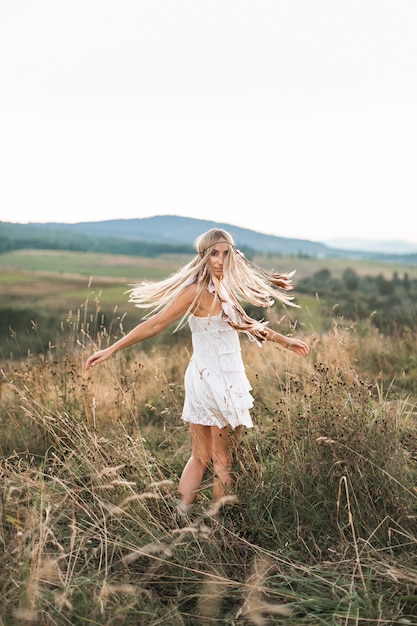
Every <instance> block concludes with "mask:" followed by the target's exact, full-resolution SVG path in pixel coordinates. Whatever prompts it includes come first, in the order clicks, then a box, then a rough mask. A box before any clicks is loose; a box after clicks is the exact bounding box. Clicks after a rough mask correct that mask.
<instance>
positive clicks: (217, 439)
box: [211, 426, 233, 502]
mask: <svg viewBox="0 0 417 626" xmlns="http://www.w3.org/2000/svg"><path fill="white" fill-rule="evenodd" d="M231 437H232V436H231V430H230V428H217V426H211V458H212V461H213V499H214V501H215V502H217V501H218V500H220V498H222V497H223V496H225V495H227V494H228V493H230V489H231V487H232V485H233V476H232V452H231V444H232V438H231Z"/></svg>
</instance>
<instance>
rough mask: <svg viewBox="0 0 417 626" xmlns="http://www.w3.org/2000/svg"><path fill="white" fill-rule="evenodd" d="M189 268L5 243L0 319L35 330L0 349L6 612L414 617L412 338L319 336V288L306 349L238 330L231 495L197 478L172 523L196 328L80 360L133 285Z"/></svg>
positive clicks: (303, 620) (63, 616) (256, 618)
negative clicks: (99, 358)
mask: <svg viewBox="0 0 417 626" xmlns="http://www.w3.org/2000/svg"><path fill="white" fill-rule="evenodd" d="M183 262H184V259H183V258H182V259H180V258H179V257H178V258H176V257H172V258H159V259H139V258H131V257H113V256H110V255H89V254H86V255H82V254H78V253H61V252H54V253H41V252H34V253H31V252H28V251H26V252H20V253H14V254H9V255H4V256H3V257H0V297H1V303H2V308H3V309H4V311H6V313H7V316H8V317H7V319H6V326H5V330H4V331H3V332H4V334H7V333H8V332H9V333H10V330H8V327H9V326H12V325H13V323H14V322H16V320H17V319H18V316H19V315H20V314H22V315H23V313H28V311H29V317H24V316H23V317H22V319H21V323H22V327H23V325H24V324H26V325H27V326H29V328H30V329H31V330H30V331H28V332H26V331H25V332H23V331H19V332H17V333H16V332H11V333H10V334H11V338H10V341H11V344H10V346H11V347H10V346H9V344H7V346H6V349H5V350H4V354H3V358H2V359H1V363H0V428H1V438H0V479H1V481H2V492H1V498H0V596H1V599H2V602H1V606H0V626H22V625H24V626H31V625H34V626H38V625H39V626H40V625H42V626H84V625H85V624H89V625H90V626H119V625H120V626H122V625H124V626H160V625H162V624H163V625H164V626H165V625H166V626H200V625H201V626H208V625H209V624H210V625H217V626H273V625H276V626H388V625H389V626H401V625H402V626H404V625H414V624H416V623H417V595H416V589H417V567H416V560H415V554H416V549H417V466H416V460H417V436H416V422H417V410H416V397H415V396H414V398H413V395H412V393H411V392H410V389H411V388H412V383H413V380H412V378H414V379H415V375H414V373H413V372H414V371H415V370H414V369H413V367H415V365H413V363H414V364H415V354H416V352H417V350H416V339H415V337H413V336H408V337H407V338H403V339H402V340H401V343H399V340H398V339H397V338H396V337H392V338H391V337H384V336H381V335H379V334H378V333H377V332H376V331H375V329H373V331H372V332H369V334H368V335H366V336H363V335H360V334H358V333H356V331H355V328H353V327H351V326H348V325H345V326H343V325H341V324H336V323H335V326H334V327H333V328H332V329H331V330H330V331H327V332H326V333H321V332H320V317H319V303H318V300H317V299H316V298H313V297H307V296H305V295H303V294H300V295H299V296H298V297H297V301H298V302H299V304H300V305H302V327H301V331H302V333H303V335H304V336H305V338H306V340H307V341H308V343H309V344H310V346H311V352H310V354H309V355H308V357H306V358H303V359H300V358H297V357H296V355H293V354H291V353H288V352H287V351H285V350H283V349H280V348H277V346H275V345H271V344H269V343H268V344H267V345H265V346H263V347H262V348H259V347H258V346H256V345H254V344H253V343H251V342H249V341H247V340H246V338H242V353H243V356H244V361H245V364H246V369H247V373H248V377H249V379H250V382H251V384H252V386H253V394H254V398H255V404H254V408H253V418H254V422H255V428H254V429H251V430H249V431H248V432H244V433H242V436H241V437H240V438H237V440H236V441H235V460H234V467H233V471H234V474H235V478H236V480H235V486H234V490H233V494H232V495H231V496H229V497H228V498H226V499H225V500H224V501H222V502H221V503H220V504H219V506H218V507H214V506H213V503H212V499H211V490H210V482H211V474H210V472H208V473H207V475H206V477H205V479H204V482H203V485H202V489H201V491H200V492H199V493H198V497H197V501H196V506H195V509H194V510H193V512H192V514H191V515H190V516H189V517H188V518H187V519H178V518H177V516H176V515H175V509H174V502H175V493H176V485H177V484H178V477H179V474H180V472H181V470H182V467H183V465H184V463H185V462H186V460H187V458H188V455H189V451H190V441H189V433H188V429H187V427H186V426H185V425H184V424H183V423H182V421H181V417H180V416H181V409H182V403H183V398H184V386H183V375H184V370H185V368H186V366H187V363H188V360H189V356H190V350H191V345H190V337H189V333H188V332H187V334H186V335H185V331H184V334H182V332H183V331H181V333H179V334H178V335H176V336H175V338H172V337H170V338H169V340H170V341H171V342H175V343H171V344H169V343H168V338H166V339H164V338H162V339H161V343H159V344H158V343H154V344H146V342H145V343H144V344H141V345H138V346H134V347H132V348H129V349H128V350H126V351H124V352H123V353H119V354H118V355H117V356H116V357H114V358H113V359H110V360H109V361H106V363H104V364H103V365H101V366H100V368H96V369H95V370H94V371H90V372H89V373H87V374H86V373H85V371H84V364H85V360H86V357H87V355H89V354H90V353H91V350H92V349H93V346H102V347H104V346H106V345H108V343H109V342H110V341H112V339H113V338H114V337H117V336H120V335H121V333H122V332H124V328H121V327H120V325H119V321H120V318H121V317H122V313H121V311H122V310H123V309H124V310H125V311H126V312H127V316H126V322H127V317H128V318H129V320H130V323H133V321H134V320H135V315H137V318H138V319H139V317H140V312H136V311H135V309H134V308H132V307H131V306H130V305H129V304H128V303H127V301H126V294H125V293H124V292H125V291H126V289H127V287H128V285H129V283H134V282H136V281H138V280H141V279H143V278H145V279H151V278H161V277H164V276H166V275H167V274H169V273H171V272H172V271H174V270H175V269H176V267H178V265H180V264H182V263H183ZM257 262H258V263H261V264H264V265H265V266H266V267H267V268H268V269H272V268H273V269H276V270H277V271H278V270H284V271H285V270H290V269H292V268H296V269H297V270H298V275H299V276H300V278H302V277H304V276H308V275H311V274H313V273H315V272H317V271H319V270H320V269H329V270H330V271H331V272H332V273H334V275H335V276H336V275H341V274H342V273H343V271H344V269H346V267H348V266H349V267H352V268H353V269H354V270H355V271H356V272H357V273H358V274H359V273H361V274H374V275H375V274H379V273H384V274H385V275H386V276H387V277H388V278H389V277H391V276H392V274H393V273H394V272H395V271H396V272H398V273H399V274H403V273H404V272H408V274H409V275H410V277H412V276H415V273H416V272H417V270H416V268H404V267H386V266H380V265H379V266H377V265H374V264H370V263H358V262H357V263H355V264H351V263H346V262H345V263H344V262H342V261H341V260H337V261H334V262H329V261H328V260H326V261H324V260H318V259H315V260H311V259H309V260H306V259H283V258H277V259H271V258H268V259H266V258H265V259H263V258H262V259H261V258H260V259H257ZM116 305H117V306H118V307H119V309H118V310H117V312H116V313H115V312H114V309H115V307H116ZM106 309H107V310H108V311H110V316H111V315H113V317H114V318H115V319H114V322H112V320H111V319H110V325H108V324H103V323H102V321H101V316H102V313H103V311H104V310H106ZM70 311H71V312H72V313H71V314H70V313H69V312H70ZM276 314H277V316H278V317H279V314H280V311H279V310H277V313H276ZM30 315H32V317H30ZM36 315H39V316H40V319H41V318H42V319H43V320H44V322H45V328H44V329H43V330H44V333H45V337H46V339H48V338H49V339H50V345H49V346H48V349H46V350H43V351H41V352H35V351H34V350H33V349H30V345H31V344H30V342H29V343H28V344H27V345H26V344H24V341H26V340H27V341H29V339H31V338H32V339H33V337H34V338H35V339H36V336H37V334H38V333H39V327H38V325H37V323H33V322H34V317H36ZM42 316H43V317H42ZM47 316H49V317H47ZM31 320H32V323H31ZM35 321H36V320H35ZM292 321H293V320H292V319H291V317H290V316H288V317H286V318H285V319H284V320H283V321H282V322H281V324H282V330H283V332H292V326H291V324H292ZM54 324H58V326H62V329H63V330H62V334H59V332H58V333H56V331H55V326H54ZM112 324H113V325H112ZM126 325H127V324H126ZM123 326H125V321H124V320H123ZM22 342H23V343H22ZM23 345H25V348H24V347H23ZM172 347H173V349H170V348H172ZM12 352H13V354H11V353H12ZM394 379H395V385H393V384H391V381H393V380H394Z"/></svg>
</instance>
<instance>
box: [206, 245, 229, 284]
mask: <svg viewBox="0 0 417 626" xmlns="http://www.w3.org/2000/svg"><path fill="white" fill-rule="evenodd" d="M228 254H230V244H229V243H228V242H227V241H226V240H225V239H220V240H219V241H218V242H217V243H216V245H214V246H213V247H212V249H211V252H210V257H209V262H210V269H211V273H212V274H213V276H216V278H221V277H222V276H223V265H224V262H225V259H226V257H227V256H228Z"/></svg>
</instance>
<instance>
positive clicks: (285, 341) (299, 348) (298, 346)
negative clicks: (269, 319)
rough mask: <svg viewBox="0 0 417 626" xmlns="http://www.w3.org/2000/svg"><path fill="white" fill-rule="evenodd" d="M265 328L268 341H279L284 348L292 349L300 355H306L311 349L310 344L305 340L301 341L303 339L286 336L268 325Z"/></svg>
mask: <svg viewBox="0 0 417 626" xmlns="http://www.w3.org/2000/svg"><path fill="white" fill-rule="evenodd" d="M265 330H266V333H267V335H266V338H267V340H268V341H272V342H274V343H278V344H280V345H281V346H283V347H284V348H287V350H292V351H293V352H295V353H296V354H299V355H300V356H305V355H306V354H308V353H309V351H310V348H309V347H308V345H307V344H306V343H305V342H304V341H301V339H296V338H293V337H286V336H285V335H281V333H277V332H276V331H275V330H272V329H271V328H268V327H266V328H265Z"/></svg>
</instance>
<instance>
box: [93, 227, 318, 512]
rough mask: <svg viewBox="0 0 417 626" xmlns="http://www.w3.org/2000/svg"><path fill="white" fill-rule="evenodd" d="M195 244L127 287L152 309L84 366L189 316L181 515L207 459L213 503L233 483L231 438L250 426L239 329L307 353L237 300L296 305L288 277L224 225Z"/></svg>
mask: <svg viewBox="0 0 417 626" xmlns="http://www.w3.org/2000/svg"><path fill="white" fill-rule="evenodd" d="M195 247H196V250H197V253H198V254H197V256H196V257H195V258H194V259H193V260H192V261H191V262H190V263H188V264H187V265H185V266H184V267H182V268H181V269H180V270H178V271H177V272H176V273H175V274H173V275H172V276H171V277H169V278H167V279H165V280H162V281H160V282H157V283H149V282H143V283H141V284H139V285H138V286H137V287H135V288H134V289H132V290H131V297H130V301H131V302H134V303H135V304H136V306H138V307H141V308H148V309H150V312H149V313H148V314H147V316H146V317H145V319H144V321H142V322H141V323H140V324H138V325H137V326H136V327H135V328H133V330H131V331H130V332H129V333H128V334H127V335H125V336H124V337H122V338H121V339H119V340H118V341H116V342H115V343H114V344H113V345H111V346H109V347H108V348H105V349H104V350H99V351H98V352H95V353H94V354H92V355H91V356H90V357H89V359H88V360H87V363H86V369H87V370H89V369H90V368H91V367H94V366H95V365H97V364H99V363H102V362H103V361H105V360H106V359H108V358H109V357H111V356H112V355H113V354H115V353H116V352H118V351H119V350H122V349H124V348H127V347H128V346H132V345H133V344H136V343H138V342H140V341H143V340H144V339H148V338H149V337H152V336H154V335H156V334H158V333H160V332H161V331H162V330H164V329H165V328H166V327H167V326H169V325H170V324H172V323H173V322H178V324H177V327H176V329H175V330H177V329H178V328H179V327H181V326H182V325H183V324H184V323H186V322H187V321H188V323H189V326H190V328H191V332H192V339H193V350H194V351H193V356H192V358H191V361H190V363H189V365H188V368H187V371H186V373H185V400H184V407H183V413H182V419H183V420H184V421H185V422H188V423H189V425H190V432H191V438H192V453H191V456H190V458H189V460H188V462H187V464H186V466H185V468H184V470H183V472H182V475H181V479H180V482H179V487H178V506H179V508H180V510H181V511H183V512H186V511H188V510H190V508H191V507H192V504H193V502H194V499H195V496H196V494H197V492H198V489H199V487H200V485H201V482H202V480H203V476H204V473H205V471H206V469H207V468H208V467H209V465H210V463H211V464H212V470H213V477H214V478H213V498H214V501H215V502H217V501H219V500H220V498H222V497H223V496H224V495H225V494H226V493H227V492H228V490H229V489H230V487H231V485H232V482H233V480H232V473H231V468H232V458H231V446H230V437H229V435H230V433H231V432H232V431H233V430H234V429H237V428H239V427H241V426H245V427H248V428H250V427H252V426H253V423H252V419H251V416H250V409H251V408H252V406H253V398H252V395H251V393H250V390H251V387H250V384H249V381H248V379H247V377H246V374H245V370H244V365H243V361H242V357H241V352H240V343H239V337H238V332H245V333H246V334H247V335H248V336H249V338H251V339H253V340H255V341H256V342H257V343H258V344H262V343H263V342H264V341H272V342H275V343H278V344H280V345H282V346H284V347H285V348H287V349H288V350H292V351H293V352H295V353H296V354H298V355H306V354H308V351H309V348H308V346H307V344H306V343H304V342H303V341H301V340H300V339H294V338H290V337H286V336H284V335H281V334H280V333H278V332H276V331H274V330H272V329H271V328H269V327H268V325H267V323H265V322H259V321H256V320H254V319H253V318H251V317H249V316H248V315H247V314H246V312H245V310H244V309H243V308H242V306H241V305H240V301H242V302H247V303H251V304H254V305H256V306H261V307H269V306H271V305H272V304H273V303H274V300H278V301H280V302H281V303H283V304H287V305H292V306H295V305H294V304H293V303H292V298H290V297H288V296H287V294H285V293H283V291H282V290H289V289H292V284H291V279H290V275H277V274H268V273H267V272H265V271H264V270H262V269H261V268H259V267H257V266H255V265H253V264H252V263H250V262H249V261H248V260H247V259H246V258H245V257H244V255H243V254H242V253H241V252H239V250H237V249H236V248H235V245H234V241H233V238H232V237H231V235H230V234H229V233H228V232H226V231H225V230H222V229H217V228H215V229H211V230H209V231H208V232H206V233H204V234H203V235H201V236H200V237H199V238H198V239H197V240H196V243H195Z"/></svg>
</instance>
